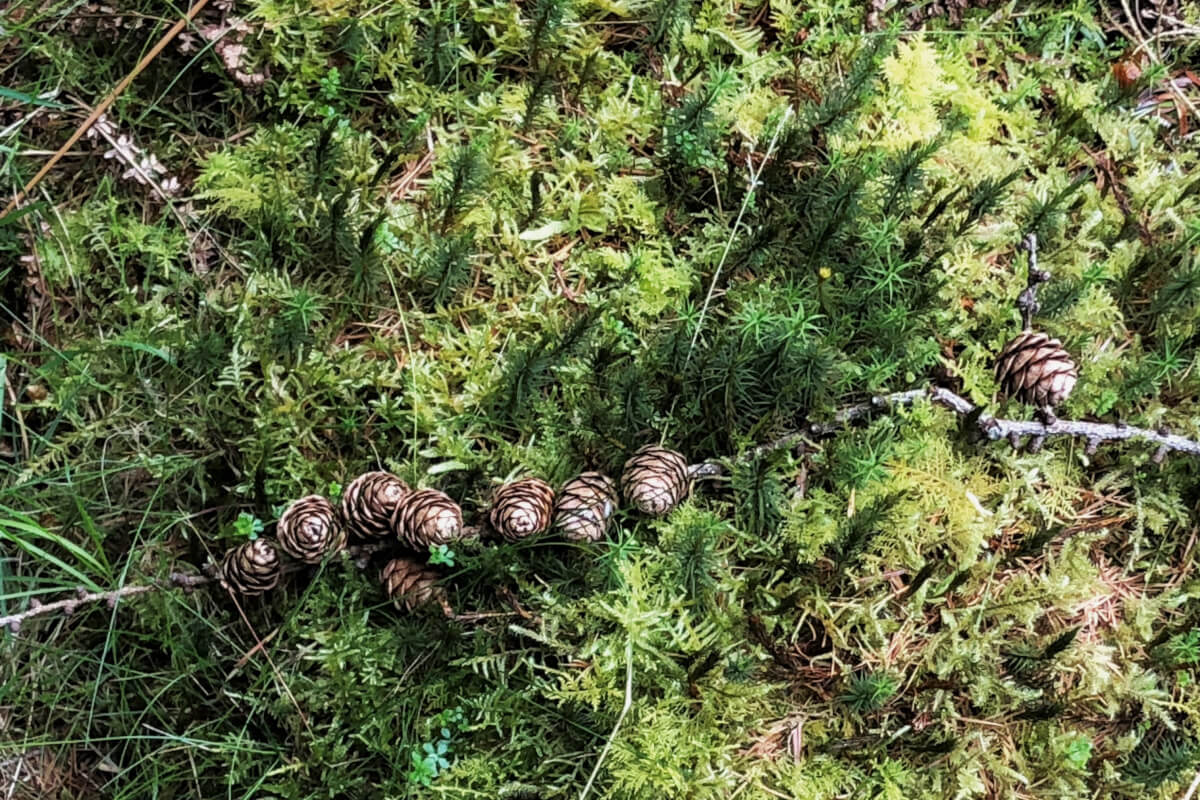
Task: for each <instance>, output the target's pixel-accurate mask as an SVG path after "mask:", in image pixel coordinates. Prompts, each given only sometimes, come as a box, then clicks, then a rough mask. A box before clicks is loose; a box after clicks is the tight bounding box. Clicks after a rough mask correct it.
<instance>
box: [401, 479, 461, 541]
mask: <svg viewBox="0 0 1200 800" xmlns="http://www.w3.org/2000/svg"><path fill="white" fill-rule="evenodd" d="M392 527H393V529H394V530H395V532H396V536H397V537H398V538H399V539H400V541H402V542H404V543H405V544H406V545H408V546H409V547H411V548H412V549H413V550H428V549H429V548H430V547H435V546H437V545H439V544H450V543H451V542H454V541H457V540H459V539H461V538H462V536H463V518H462V509H461V508H459V507H458V503H455V502H454V501H453V500H451V499H450V497H449V496H447V495H445V494H443V493H442V492H439V491H438V490H436V489H418V490H417V491H415V492H410V493H409V494H408V495H407V496H406V497H405V498H404V501H403V502H401V503H400V505H399V506H397V508H396V514H395V516H394V517H393V518H392Z"/></svg>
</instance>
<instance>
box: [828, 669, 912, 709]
mask: <svg viewBox="0 0 1200 800" xmlns="http://www.w3.org/2000/svg"><path fill="white" fill-rule="evenodd" d="M899 688H900V684H899V683H897V682H896V679H895V678H893V677H891V676H890V675H883V674H880V673H874V672H873V673H871V674H869V675H862V676H859V677H857V678H855V679H854V680H852V681H851V682H850V686H849V689H848V691H847V692H846V694H844V695H842V702H843V703H845V704H846V705H847V706H849V707H850V708H851V709H853V710H855V711H857V712H859V713H868V712H871V711H878V710H879V709H881V708H883V707H884V706H885V705H887V702H888V701H889V700H891V699H892V697H894V696H895V694H896V691H897V690H898V689H899Z"/></svg>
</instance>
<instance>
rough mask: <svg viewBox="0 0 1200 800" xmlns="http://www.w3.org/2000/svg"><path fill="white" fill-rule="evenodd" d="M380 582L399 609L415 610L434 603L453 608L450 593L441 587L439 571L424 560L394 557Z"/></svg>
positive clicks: (386, 565) (445, 607) (444, 607)
mask: <svg viewBox="0 0 1200 800" xmlns="http://www.w3.org/2000/svg"><path fill="white" fill-rule="evenodd" d="M380 579H381V580H382V581H383V591H384V592H385V593H386V594H387V596H388V598H389V599H390V600H391V601H392V603H393V604H394V605H395V606H396V608H399V609H402V610H404V611H413V610H414V609H417V608H420V607H421V606H425V605H428V604H430V603H437V604H438V605H440V606H442V608H443V609H448V608H449V606H447V605H446V593H445V591H443V589H442V587H440V586H438V574H437V572H436V571H434V570H432V569H430V568H429V567H427V566H425V565H424V564H422V563H421V562H420V561H414V560H413V559H411V558H394V559H392V560H391V561H389V562H388V563H387V564H385V565H384V567H383V572H382V573H381V575H380Z"/></svg>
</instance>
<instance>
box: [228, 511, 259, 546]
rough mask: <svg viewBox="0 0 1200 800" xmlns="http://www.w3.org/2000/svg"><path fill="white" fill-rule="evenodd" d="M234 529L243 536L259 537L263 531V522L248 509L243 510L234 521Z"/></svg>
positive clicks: (248, 537)
mask: <svg viewBox="0 0 1200 800" xmlns="http://www.w3.org/2000/svg"><path fill="white" fill-rule="evenodd" d="M233 530H234V531H235V532H236V533H237V535H238V536H240V537H242V538H245V539H257V538H258V535H259V534H260V533H262V532H263V522H262V520H261V519H259V518H258V517H256V516H254V515H253V514H251V513H249V512H248V511H243V512H242V513H240V514H238V517H237V520H236V521H234V523H233Z"/></svg>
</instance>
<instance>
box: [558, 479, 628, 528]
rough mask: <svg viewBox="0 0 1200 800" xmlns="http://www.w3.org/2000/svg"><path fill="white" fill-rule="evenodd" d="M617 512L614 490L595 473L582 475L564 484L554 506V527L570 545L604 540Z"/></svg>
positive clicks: (610, 482) (607, 481) (611, 481)
mask: <svg viewBox="0 0 1200 800" xmlns="http://www.w3.org/2000/svg"><path fill="white" fill-rule="evenodd" d="M616 509H617V486H616V484H615V483H613V480H612V478H610V477H608V476H607V475H603V474H601V473H599V472H585V473H583V474H582V475H580V476H578V477H576V478H573V479H572V480H569V481H567V482H566V483H565V484H564V485H563V487H562V489H560V490H559V492H558V500H557V501H555V504H554V527H556V528H558V529H559V530H560V531H562V533H563V536H565V537H566V538H567V539H568V540H570V541H573V542H598V541H600V540H601V539H603V538H604V534H605V532H607V530H608V525H609V522H610V521H611V520H612V515H613V512H614V511H616Z"/></svg>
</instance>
